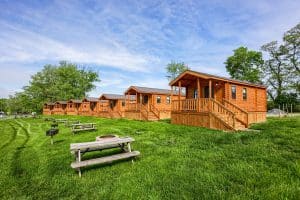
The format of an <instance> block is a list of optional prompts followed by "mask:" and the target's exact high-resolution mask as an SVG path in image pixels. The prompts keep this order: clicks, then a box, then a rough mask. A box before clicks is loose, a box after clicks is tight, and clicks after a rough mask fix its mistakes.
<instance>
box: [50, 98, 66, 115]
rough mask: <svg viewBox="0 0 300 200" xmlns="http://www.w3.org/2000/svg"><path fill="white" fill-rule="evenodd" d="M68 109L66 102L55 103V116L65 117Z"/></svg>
mask: <svg viewBox="0 0 300 200" xmlns="http://www.w3.org/2000/svg"><path fill="white" fill-rule="evenodd" d="M66 108H67V102H66V101H56V102H55V103H54V108H53V114H54V115H65V114H66Z"/></svg>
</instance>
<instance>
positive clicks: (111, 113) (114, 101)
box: [98, 94, 125, 118]
mask: <svg viewBox="0 0 300 200" xmlns="http://www.w3.org/2000/svg"><path fill="white" fill-rule="evenodd" d="M99 100H100V103H99V105H100V106H99V108H98V116H99V117H106V118H122V117H124V112H125V96H124V95H119V94H102V95H101V96H100V98H99Z"/></svg>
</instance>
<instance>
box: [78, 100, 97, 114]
mask: <svg viewBox="0 0 300 200" xmlns="http://www.w3.org/2000/svg"><path fill="white" fill-rule="evenodd" d="M98 103H99V99H98V98H95V97H86V98H84V99H83V100H82V103H81V104H80V107H79V112H78V114H79V115H83V116H97V114H98V111H97V108H98Z"/></svg>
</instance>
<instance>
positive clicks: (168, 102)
mask: <svg viewBox="0 0 300 200" xmlns="http://www.w3.org/2000/svg"><path fill="white" fill-rule="evenodd" d="M170 102H171V98H170V96H167V104H170Z"/></svg>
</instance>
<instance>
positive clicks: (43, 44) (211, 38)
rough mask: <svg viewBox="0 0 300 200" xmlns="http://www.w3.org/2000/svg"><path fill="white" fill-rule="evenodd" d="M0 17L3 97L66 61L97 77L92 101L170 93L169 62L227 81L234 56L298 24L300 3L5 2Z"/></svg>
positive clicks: (186, 0) (0, 0)
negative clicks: (130, 91)
mask: <svg viewBox="0 0 300 200" xmlns="http://www.w3.org/2000/svg"><path fill="white" fill-rule="evenodd" d="M0 10H1V12H0V75H1V77H0V97H7V96H8V95H9V94H14V93H15V92H16V91H20V90H21V88H22V86H24V85H26V84H28V81H29V80H30V76H31V75H32V74H34V73H36V72H37V71H39V70H41V69H42V67H43V66H44V65H45V64H57V63H58V62H59V61H60V60H67V61H71V62H75V63H78V64H80V65H82V66H88V67H91V68H93V69H94V70H96V71H99V74H100V79H101V80H102V81H101V82H100V83H97V84H96V85H97V88H96V89H95V90H93V91H92V92H91V93H90V96H100V94H101V93H122V92H123V91H124V90H125V89H126V88H127V87H128V86H130V85H141V86H149V87H159V88H168V81H167V79H166V78H165V75H166V74H165V66H166V65H167V63H169V62H170V61H171V60H174V61H180V62H185V63H186V64H187V65H188V66H189V67H190V68H191V69H193V70H197V71H202V72H206V73H211V74H216V75H225V76H227V73H226V70H225V67H224V61H225V60H226V58H227V57H228V56H230V55H231V54H232V50H233V49H235V48H237V47H239V46H241V45H245V46H247V47H249V48H251V49H254V50H259V48H260V46H261V45H262V44H264V43H267V42H269V41H272V40H280V39H281V38H282V35H283V33H284V32H285V31H286V30H288V29H290V28H291V27H293V26H295V25H296V24H297V23H299V22H300V12H299V11H300V2H299V1H289V0H285V1H276V0H274V1H264V0H259V1H227V0H220V1H214V0H211V1H200V0H195V1H193V0H174V1H171V0H168V1H155V0H151V1H150V0H145V1H125V0H120V1H113V0H111V1H109V0H107V1H101V0H99V1H91V0H90V1H83V0H82V1H68V0H57V1H26V0H22V1H16V0H14V1H11V0H0Z"/></svg>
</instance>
